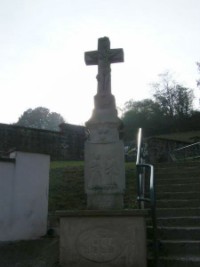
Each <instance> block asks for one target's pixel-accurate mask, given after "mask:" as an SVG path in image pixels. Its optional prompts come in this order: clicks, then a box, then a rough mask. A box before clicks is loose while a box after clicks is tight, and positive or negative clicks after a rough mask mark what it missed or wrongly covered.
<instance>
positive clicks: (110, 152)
mask: <svg viewBox="0 0 200 267" xmlns="http://www.w3.org/2000/svg"><path fill="white" fill-rule="evenodd" d="M85 62H86V64H87V65H98V74H97V81H98V86H97V94H96V95H95V97H94V105H95V107H94V111H93V114H92V117H91V119H90V120H89V121H88V122H86V127H87V129H88V132H89V138H88V140H87V141H86V143H85V192H86V194H87V207H88V209H95V210H96V209H121V208H123V193H124V189H125V174H124V173H125V170H124V145H123V142H122V140H120V139H119V128H120V125H121V121H120V119H119V118H118V117H117V110H116V105H115V97H114V96H113V95H112V94H111V69H110V64H111V63H116V62H123V50H122V49H110V41H109V39H108V38H107V37H104V38H100V39H99V40H98V51H92V52H86V53H85Z"/></svg>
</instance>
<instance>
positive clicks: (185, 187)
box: [156, 182, 200, 193]
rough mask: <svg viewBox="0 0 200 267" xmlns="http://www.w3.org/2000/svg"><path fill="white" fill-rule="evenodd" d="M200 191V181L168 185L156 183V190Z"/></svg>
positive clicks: (158, 191)
mask: <svg viewBox="0 0 200 267" xmlns="http://www.w3.org/2000/svg"><path fill="white" fill-rule="evenodd" d="M188 191H189V192H190V191H194V192H200V182H199V183H193V184H168V185H156V192H157V193H161V192H188Z"/></svg>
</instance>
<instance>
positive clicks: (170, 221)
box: [147, 216, 200, 227]
mask: <svg viewBox="0 0 200 267" xmlns="http://www.w3.org/2000/svg"><path fill="white" fill-rule="evenodd" d="M157 224H158V225H159V226H181V227H183V226H184V227H187V226H194V227H195V226H196V227H198V226H200V216H195V217H194V216H192V217H170V218H167V217H163V218H162V217H161V218H158V219H157ZM147 225H152V219H151V218H148V219H147Z"/></svg>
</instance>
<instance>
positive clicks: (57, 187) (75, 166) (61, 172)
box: [49, 161, 136, 212]
mask: <svg viewBox="0 0 200 267" xmlns="http://www.w3.org/2000/svg"><path fill="white" fill-rule="evenodd" d="M125 169H126V190H125V195H124V207H125V208H127V209H128V208H135V207H136V202H135V199H136V197H135V188H136V182H135V165H134V163H131V162H128V163H126V165H125ZM80 209H86V195H85V193H84V162H83V161H53V162H51V169H50V184H49V212H55V211H56V210H80Z"/></svg>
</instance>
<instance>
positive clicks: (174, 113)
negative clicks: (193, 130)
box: [153, 72, 194, 118]
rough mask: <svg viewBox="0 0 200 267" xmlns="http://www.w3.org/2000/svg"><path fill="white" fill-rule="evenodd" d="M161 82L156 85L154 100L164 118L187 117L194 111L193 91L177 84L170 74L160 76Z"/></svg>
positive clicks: (154, 85) (154, 86)
mask: <svg viewBox="0 0 200 267" xmlns="http://www.w3.org/2000/svg"><path fill="white" fill-rule="evenodd" d="M159 76H160V82H158V83H154V84H153V88H154V91H155V93H154V99H155V102H156V103H157V104H158V105H159V107H160V111H161V113H162V114H163V115H164V116H167V117H170V118H176V117H178V118H181V117H187V116H189V115H190V114H191V112H192V110H193V99H194V95H193V90H191V89H189V88H186V87H183V86H182V85H179V84H177V83H176V82H175V81H174V80H173V79H172V76H171V75H170V73H169V72H165V73H163V74H160V75H159Z"/></svg>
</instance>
